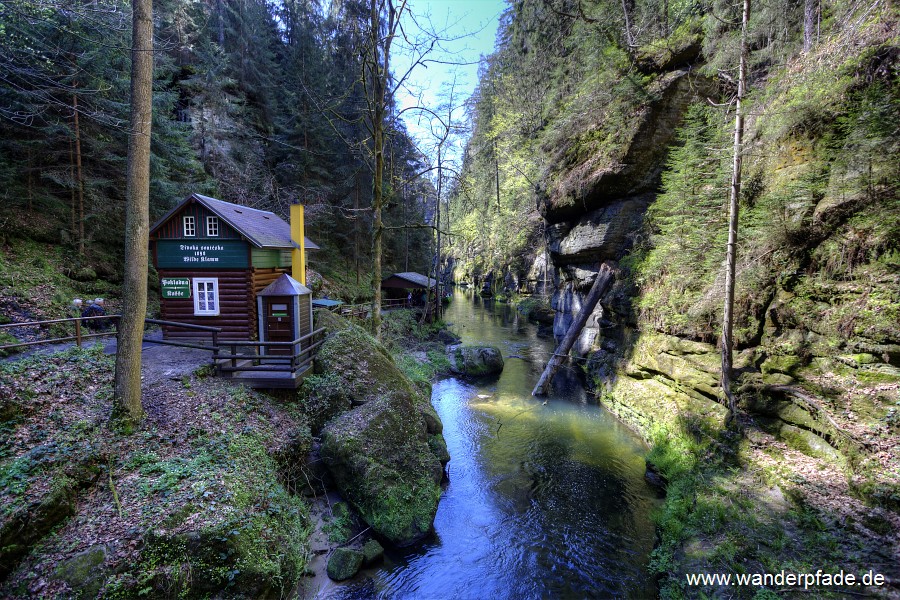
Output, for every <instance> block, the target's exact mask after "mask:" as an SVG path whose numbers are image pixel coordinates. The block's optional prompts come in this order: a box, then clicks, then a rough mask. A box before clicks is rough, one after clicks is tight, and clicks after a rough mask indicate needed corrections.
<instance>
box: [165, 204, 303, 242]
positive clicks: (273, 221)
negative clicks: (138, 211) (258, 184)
mask: <svg viewBox="0 0 900 600" xmlns="http://www.w3.org/2000/svg"><path fill="white" fill-rule="evenodd" d="M190 202H197V203H199V204H202V205H203V206H205V207H206V208H207V209H208V210H209V211H210V212H212V213H214V214H215V215H216V216H218V217H219V218H220V219H222V220H223V221H225V222H226V223H228V224H229V225H230V226H231V227H233V228H234V229H235V230H236V231H237V232H238V233H240V234H241V235H242V236H244V237H245V238H246V239H247V241H249V242H250V243H251V244H253V245H254V246H256V247H257V248H284V249H293V248H296V247H297V245H296V244H295V243H294V242H293V241H292V240H291V226H290V225H288V224H287V223H286V222H285V221H284V219H282V218H281V217H279V216H278V215H276V214H275V213H273V212H269V211H267V210H259V209H256V208H250V207H249V206H241V205H240V204H232V203H231V202H225V201H224V200H218V199H216V198H210V197H209V196H203V195H201V194H191V195H190V196H188V197H187V198H185V199H184V200H183V201H182V202H180V203H179V204H178V206H176V207H175V208H173V209H172V210H170V211H169V212H167V213H166V214H165V216H164V217H162V218H161V219H159V220H158V221H157V222H156V223H155V224H154V225H153V227H151V228H150V234H151V235H152V234H153V233H155V232H156V230H157V229H159V228H160V227H161V226H162V225H163V224H164V223H165V222H166V221H168V220H169V218H170V217H172V216H173V215H175V214H176V213H177V212H179V211H180V210H181V209H182V208H183V207H184V206H185V205H187V204H188V203H190ZM303 246H304V247H305V248H306V249H307V250H320V248H319V246H317V245H316V244H315V243H314V242H312V241H310V239H309V238H307V237H304V238H303Z"/></svg>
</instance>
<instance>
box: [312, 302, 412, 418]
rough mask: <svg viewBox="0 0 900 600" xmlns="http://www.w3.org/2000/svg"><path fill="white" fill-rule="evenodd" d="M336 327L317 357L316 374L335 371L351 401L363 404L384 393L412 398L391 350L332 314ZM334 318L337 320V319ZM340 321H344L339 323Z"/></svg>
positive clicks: (410, 384) (408, 384) (408, 382)
mask: <svg viewBox="0 0 900 600" xmlns="http://www.w3.org/2000/svg"><path fill="white" fill-rule="evenodd" d="M332 317H333V319H334V320H335V322H336V323H337V324H338V327H337V328H336V330H335V331H333V330H329V335H328V337H327V338H326V340H325V343H324V344H322V347H321V348H320V349H319V353H318V354H317V356H316V363H315V371H316V374H319V375H326V374H329V373H331V374H335V375H337V376H339V377H340V381H341V385H342V388H343V390H345V391H346V394H347V395H348V396H349V397H350V399H351V401H352V402H353V404H364V403H366V402H369V401H371V400H374V399H375V398H379V397H381V396H385V395H394V396H401V397H404V398H406V399H412V398H413V397H414V396H415V395H416V392H415V390H414V389H413V386H412V383H411V382H410V381H409V379H408V378H407V377H406V376H405V375H404V374H403V372H402V371H401V370H400V369H399V368H398V367H397V365H396V364H394V360H393V358H391V355H390V353H388V351H387V350H386V349H385V348H384V346H382V345H381V344H379V343H378V342H377V341H376V340H375V339H374V338H373V337H372V336H370V335H369V334H368V333H366V332H365V331H363V330H362V329H361V328H360V327H357V326H356V325H352V324H350V323H348V322H347V321H346V320H343V319H340V318H339V317H335V316H334V315H332ZM337 319H340V321H338V320H337ZM341 321H343V323H341Z"/></svg>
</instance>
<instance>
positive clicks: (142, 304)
mask: <svg viewBox="0 0 900 600" xmlns="http://www.w3.org/2000/svg"><path fill="white" fill-rule="evenodd" d="M132 8H133V11H134V14H133V16H132V47H131V127H130V137H129V139H128V167H127V173H126V185H125V197H126V199H125V278H124V284H123V286H122V300H123V302H122V317H121V321H120V323H119V340H118V341H119V343H118V349H117V351H116V376H115V395H114V397H113V415H114V416H116V417H119V418H122V419H125V420H127V421H130V422H132V423H137V422H139V421H140V420H141V418H142V417H143V414H144V411H143V407H142V406H141V344H142V338H143V337H144V319H145V317H146V313H147V245H148V243H149V236H150V125H151V117H152V107H153V0H134V2H133V3H132Z"/></svg>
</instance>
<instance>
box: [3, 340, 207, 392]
mask: <svg viewBox="0 0 900 600" xmlns="http://www.w3.org/2000/svg"><path fill="white" fill-rule="evenodd" d="M160 339H162V332H161V331H158V330H157V331H150V332H148V333H147V334H146V335H145V336H144V340H160ZM99 340H100V341H99V343H102V344H103V352H105V353H106V354H115V353H116V338H115V337H109V338H99ZM89 345H90V344H85V345H84V346H85V347H88V346H89ZM74 346H75V343H74V342H69V343H66V344H46V345H40V346H30V347H27V350H26V351H25V352H21V353H19V354H12V355H10V356H7V357H4V358H0V363H3V362H12V361H16V360H20V359H22V358H25V357H26V356H32V355H35V354H55V353H56V352H62V351H64V350H68V349H69V348H72V347H74ZM142 348H143V349H142V352H141V379H142V380H143V385H144V387H145V388H148V387H153V386H156V385H159V384H160V383H162V382H165V381H166V380H179V379H181V378H183V377H185V376H187V375H190V374H191V373H193V372H194V371H196V370H197V369H198V368H199V367H202V366H204V365H208V364H211V363H212V352H210V351H209V350H195V349H193V348H179V347H176V346H166V345H163V344H154V343H152V342H148V341H145V342H144V344H143V347H142Z"/></svg>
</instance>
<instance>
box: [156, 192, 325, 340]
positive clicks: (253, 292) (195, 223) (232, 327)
mask: <svg viewBox="0 0 900 600" xmlns="http://www.w3.org/2000/svg"><path fill="white" fill-rule="evenodd" d="M299 240H302V246H301V244H300V242H299ZM150 244H151V253H152V257H153V264H154V266H155V267H156V270H157V272H158V273H159V278H160V296H161V297H160V312H161V316H162V319H163V320H166V321H176V322H179V323H188V324H194V325H208V326H212V327H218V328H220V329H221V330H222V332H221V334H220V339H222V340H252V339H255V338H256V336H257V335H260V336H264V334H265V333H266V332H267V331H270V330H269V329H266V328H264V327H262V322H263V319H261V318H260V317H262V316H266V317H267V318H268V317H269V316H270V315H268V313H267V312H265V311H269V312H273V313H275V312H278V313H280V312H282V311H281V310H280V309H278V310H276V309H274V308H272V306H274V305H276V304H277V305H278V306H281V305H282V304H285V303H287V304H288V305H290V306H291V307H292V308H291V310H292V311H294V308H296V310H295V311H294V312H291V315H292V319H293V322H292V323H291V325H290V327H291V329H292V334H293V333H299V335H297V336H296V337H294V338H292V339H291V340H287V341H292V340H293V339H297V338H298V337H300V336H302V335H305V334H306V333H309V332H310V331H312V328H311V325H310V324H309V317H304V316H303V314H305V313H303V310H302V309H301V308H300V307H298V306H297V305H296V304H295V301H296V302H299V296H300V295H302V294H301V293H297V294H295V295H291V294H286V295H285V296H284V297H290V298H293V299H292V300H287V301H285V302H282V301H277V302H276V301H272V302H270V303H269V304H265V302H266V301H267V300H265V299H266V298H270V297H271V298H277V297H280V296H278V295H271V294H270V295H267V296H263V297H262V298H259V295H260V293H261V292H263V291H265V290H268V288H269V287H271V286H272V285H273V284H275V283H278V282H279V281H281V280H282V278H283V277H286V278H287V279H291V278H290V277H288V274H289V273H292V274H293V278H294V279H296V280H297V281H294V282H293V283H288V284H285V283H281V284H279V286H277V287H276V288H274V289H276V290H278V289H281V286H285V285H287V286H288V287H290V288H291V289H292V290H293V292H292V294H294V293H295V292H297V291H298V290H299V288H298V287H297V286H300V288H302V289H303V290H305V292H303V293H305V294H306V297H307V298H306V306H307V312H308V313H309V315H310V316H311V314H312V311H311V310H309V302H310V300H311V298H312V295H311V294H310V293H309V290H308V289H307V288H306V287H305V285H304V284H305V283H306V251H307V250H318V249H319V247H318V246H317V245H315V244H314V243H312V242H311V241H310V240H309V239H307V238H306V237H304V236H303V207H302V206H301V205H299V204H295V205H292V206H291V224H290V225H289V224H288V223H286V222H285V221H284V220H282V219H281V218H279V217H278V216H277V215H276V214H275V213H272V212H268V211H263V210H257V209H254V208H249V207H246V206H241V205H238V204H232V203H230V202H224V201H222V200H217V199H215V198H210V197H208V196H201V195H200V194H191V195H190V196H188V197H187V198H186V199H185V200H184V201H183V202H181V203H180V204H179V205H178V206H176V207H175V208H174V209H172V210H171V211H169V213H168V214H167V215H166V216H164V217H163V218H162V219H160V220H159V221H158V222H157V223H156V224H155V225H154V226H153V227H152V228H151V230H150ZM292 281H293V280H292ZM295 284H296V285H295ZM285 289H287V287H286V288H285ZM276 318H279V317H276ZM282 318H284V317H282ZM300 324H306V325H304V326H303V327H302V328H301V329H299V330H298V329H297V327H298V326H299V325H300ZM279 327H280V326H275V329H274V330H272V331H271V332H272V333H274V334H275V335H280V334H281V332H280V329H279ZM300 332H302V333H300ZM207 335H208V334H205V333H204V332H198V331H190V330H185V329H181V328H177V327H168V326H164V327H163V337H164V338H166V339H172V338H193V337H200V336H207ZM261 339H265V337H262V338H261Z"/></svg>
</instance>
